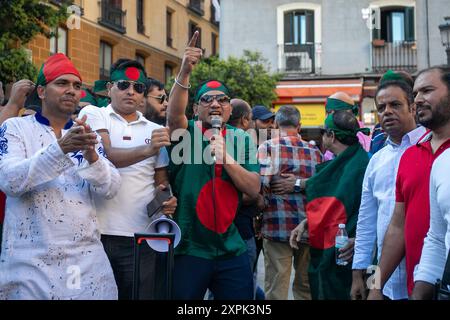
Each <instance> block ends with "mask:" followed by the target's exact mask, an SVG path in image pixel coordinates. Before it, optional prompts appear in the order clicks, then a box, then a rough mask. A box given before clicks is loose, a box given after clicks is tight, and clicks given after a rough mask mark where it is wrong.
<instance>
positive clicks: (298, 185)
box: [294, 179, 302, 192]
mask: <svg viewBox="0 0 450 320" xmlns="http://www.w3.org/2000/svg"><path fill="white" fill-rule="evenodd" d="M300 191H302V188H301V179H297V180H295V184H294V192H300Z"/></svg>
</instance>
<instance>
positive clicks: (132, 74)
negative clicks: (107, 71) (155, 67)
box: [125, 67, 140, 81]
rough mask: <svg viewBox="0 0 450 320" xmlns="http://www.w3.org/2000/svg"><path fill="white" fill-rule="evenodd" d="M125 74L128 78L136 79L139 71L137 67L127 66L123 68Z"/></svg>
mask: <svg viewBox="0 0 450 320" xmlns="http://www.w3.org/2000/svg"><path fill="white" fill-rule="evenodd" d="M125 75H126V76H127V78H128V79H130V80H133V81H136V80H137V79H139V75H140V72H139V69H138V68H135V67H129V68H127V69H126V70H125Z"/></svg>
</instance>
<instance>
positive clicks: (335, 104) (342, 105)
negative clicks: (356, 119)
mask: <svg viewBox="0 0 450 320" xmlns="http://www.w3.org/2000/svg"><path fill="white" fill-rule="evenodd" d="M325 110H326V111H328V112H330V111H331V110H334V111H338V110H352V112H353V114H354V115H355V116H356V115H357V114H358V106H357V105H356V104H355V105H351V104H349V103H347V102H344V101H342V100H339V99H334V98H328V99H327V104H326V105H325Z"/></svg>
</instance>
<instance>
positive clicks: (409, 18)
mask: <svg viewBox="0 0 450 320" xmlns="http://www.w3.org/2000/svg"><path fill="white" fill-rule="evenodd" d="M405 40H406V41H414V40H415V34H414V7H406V8H405Z"/></svg>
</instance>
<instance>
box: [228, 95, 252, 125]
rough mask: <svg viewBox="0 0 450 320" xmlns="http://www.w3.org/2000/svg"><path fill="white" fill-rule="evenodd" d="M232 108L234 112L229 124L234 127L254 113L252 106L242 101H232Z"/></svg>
mask: <svg viewBox="0 0 450 320" xmlns="http://www.w3.org/2000/svg"><path fill="white" fill-rule="evenodd" d="M231 108H232V109H231V110H232V111H231V115H230V119H229V120H228V124H230V125H232V126H233V127H236V125H237V124H238V123H239V120H240V119H241V118H242V117H245V116H248V115H249V114H251V112H252V109H251V107H250V105H249V104H248V103H247V102H245V101H244V100H242V99H233V100H231Z"/></svg>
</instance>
